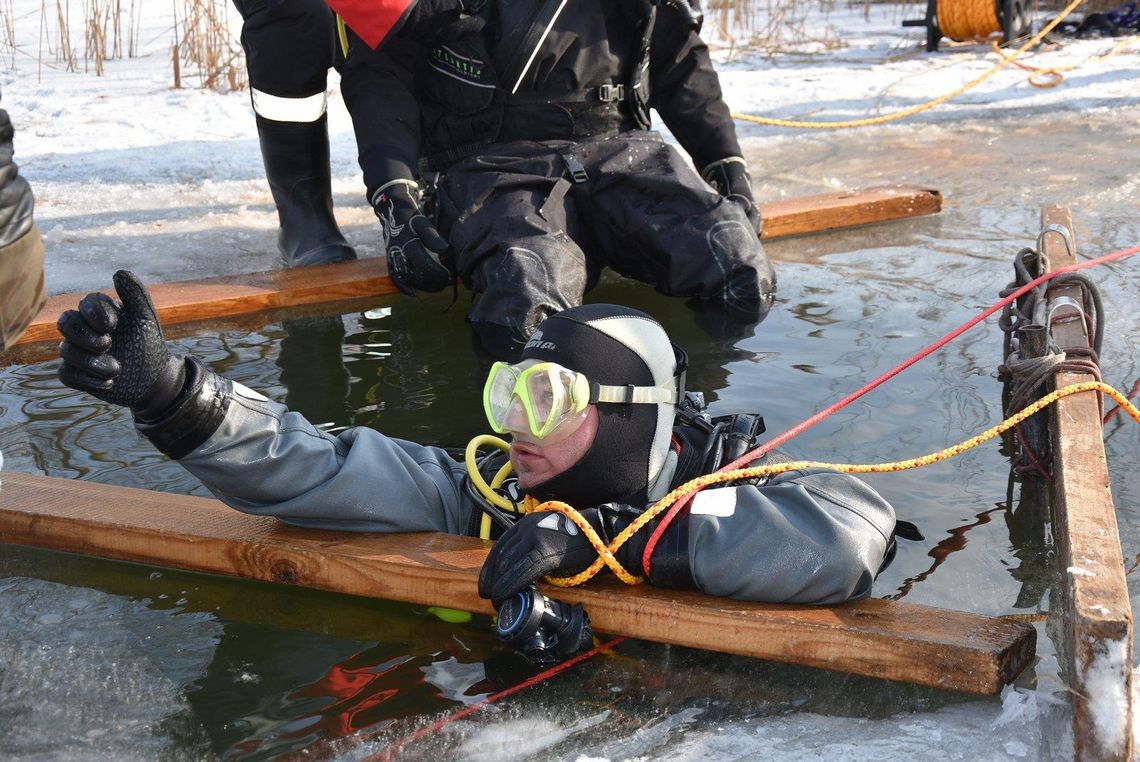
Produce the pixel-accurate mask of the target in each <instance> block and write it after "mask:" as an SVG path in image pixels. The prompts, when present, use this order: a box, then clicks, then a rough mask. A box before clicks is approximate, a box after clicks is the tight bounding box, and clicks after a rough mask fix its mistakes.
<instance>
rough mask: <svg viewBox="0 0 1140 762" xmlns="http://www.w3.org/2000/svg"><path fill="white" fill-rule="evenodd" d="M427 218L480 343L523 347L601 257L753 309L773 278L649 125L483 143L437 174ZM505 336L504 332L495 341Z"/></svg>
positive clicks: (726, 205)
mask: <svg viewBox="0 0 1140 762" xmlns="http://www.w3.org/2000/svg"><path fill="white" fill-rule="evenodd" d="M438 188H439V195H438V209H437V217H438V222H439V228H440V230H441V232H442V233H443V234H444V235H445V236H447V238H448V240H449V241H450V242H451V246H452V252H453V256H454V258H455V260H454V263H455V267H456V270H457V271H458V273H459V275H460V277H462V278H463V281H464V283H465V284H466V285H467V287H468V288H470V289H471V290H472V291H474V292H475V293H476V294H478V295H479V296H478V298H477V301H476V303H475V305H474V306H473V307H472V309H471V311H470V313H469V314H468V317H467V319H468V321H469V322H471V324H472V326H473V328H474V329H475V331H476V334H477V336H478V338H479V339H480V341H481V343H482V344H483V346H484V348H486V349H487V350H488V351H490V352H491V353H492V354H496V355H502V354H504V353H509V352H510V351H511V350H512V349H514V350H516V351H517V349H518V348H521V346H522V343H524V342H525V341H526V337H528V336H529V335H530V334H531V332H532V331H533V330H534V328H535V326H537V325H538V324H539V323H540V322H542V320H543V319H544V318H546V317H547V316H548V315H551V314H553V313H555V312H558V311H560V310H563V309H566V308H567V307H572V306H575V305H578V304H581V303H582V299H583V296H584V294H585V293H586V291H588V290H589V289H590V288H591V287H592V286H593V285H594V284H595V283H596V281H597V278H598V275H599V273H600V271H601V268H602V267H610V268H612V269H613V270H615V271H617V272H618V273H620V274H622V275H625V276H627V277H630V278H635V279H637V280H640V281H643V282H645V283H649V284H651V285H653V287H654V288H656V289H657V291H659V292H661V293H663V294H666V295H669V296H688V297H695V298H696V299H697V300H699V302H700V303H701V305H703V306H708V307H714V308H717V309H719V310H721V311H723V312H724V313H725V315H726V316H727V317H729V318H732V319H735V320H738V321H741V322H756V321H759V320H761V319H762V318H763V317H764V315H765V314H766V313H767V311H768V308H769V306H770V305H771V302H772V296H773V293H774V291H775V273H774V271H773V270H772V267H771V264H770V263H769V262H768V258H767V257H766V256H765V254H764V249H763V247H762V246H761V245H760V240H759V238H758V237H757V235H756V233H755V232H754V231H753V229H752V226H751V224H750V223H749V221H748V218H747V217H746V216H745V214H744V212H743V211H742V210H741V208H740V207H739V206H737V205H736V204H735V203H733V202H731V201H728V200H726V199H724V198H723V197H721V196H719V195H718V194H717V193H716V192H714V191H713V190H712V189H711V188H710V187H709V186H708V185H707V184H706V183H705V182H704V181H703V180H701V179H700V177H699V176H698V175H697V174H696V172H695V171H694V170H693V169H692V167H691V166H690V165H689V164H688V163H687V162H686V161H685V160H684V159H683V158H682V156H681V154H680V153H678V151H676V150H675V149H674V148H673V147H672V146H670V145H668V144H667V143H665V141H664V140H663V139H662V138H661V136H660V135H658V134H657V133H655V132H649V131H643V130H637V131H630V132H623V133H620V134H618V135H616V136H611V137H605V138H594V139H589V140H585V141H582V142H576V143H572V142H564V141H548V142H542V143H537V142H524V141H518V142H511V143H498V144H494V145H491V146H489V147H488V148H487V149H486V150H485V151H483V152H482V153H480V154H479V155H477V156H473V157H471V158H469V159H466V160H464V161H461V162H459V163H457V164H454V165H452V166H450V167H448V169H447V171H446V172H445V173H444V174H443V175H441V176H440V179H439V186H438ZM504 342H505V344H504Z"/></svg>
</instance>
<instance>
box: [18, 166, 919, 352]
mask: <svg viewBox="0 0 1140 762" xmlns="http://www.w3.org/2000/svg"><path fill="white" fill-rule="evenodd" d="M941 208H942V196H941V194H939V193H938V191H932V190H925V189H921V188H914V187H909V186H886V187H881V188H869V189H867V190H862V191H848V192H843V193H825V194H822V195H817V196H805V197H802V198H797V199H791V200H788V201H779V202H776V203H773V204H768V205H762V206H761V214H762V215H763V217H764V230H763V233H762V235H761V238H762V239H763V240H769V239H771V238H782V237H787V236H794V235H803V234H806V233H818V232H822V231H826V230H837V229H839V228H849V227H855V226H858V225H866V224H870V223H875V222H886V221H889V220H897V219H902V218H904V217H914V216H917V215H923V214H934V213H935V212H938V211H939V210H940V209H941ZM111 274H112V273H111V272H110V271H108V272H107V282H108V284H109V282H110V279H111ZM148 287H149V288H150V291H151V297H152V298H153V300H154V304H155V307H156V309H157V310H158V317H159V320H160V321H161V322H162V325H163V328H164V329H168V333H170V331H169V329H170V328H172V327H176V326H180V325H193V324H199V323H204V322H209V321H219V320H232V319H234V318H240V317H243V316H249V315H256V314H261V313H266V312H277V313H280V311H281V310H283V309H288V308H296V307H305V306H313V305H330V304H343V305H344V306H345V307H346V309H347V308H350V307H361V306H363V305H368V304H370V303H372V302H374V301H375V300H377V299H379V298H381V297H383V296H387V295H390V294H395V293H398V290H397V289H396V287H395V285H393V283H392V281H391V280H390V279H389V278H388V268H387V266H386V265H385V262H384V259H383V258H382V257H381V258H372V259H361V260H356V261H354V262H338V263H336V264H330V265H318V266H316V267H303V268H299V269H295V270H275V271H272V272H261V273H251V274H247V275H234V276H226V277H220V278H208V279H205V280H200V281H184V282H180V283H165V284H154V285H150V284H148ZM104 290H105V291H106V292H107V293H110V294H111V295H112V296H113V295H114V293H113V291H112V290H110V288H109V285H108V288H107V289H104ZM86 293H87V292H83V293H73V294H58V295H56V296H53V297H51V298H49V299H48V301H47V304H45V305H44V307H43V309H41V310H40V311H39V313H38V314H37V315H36V317H35V318H34V319H33V320H32V322H31V324H30V325H29V326H28V328H27V330H26V331H25V332H24V334H23V336H21V337H20V338H18V339H16V340H15V341H13V342H12V344H11V347H10V348H9V350H8V351H7V352H5V353H4V354H0V361H5V362H33V361H40V360H44V359H48V358H50V357H54V356H55V347H56V344H57V343H58V342H59V340H60V336H59V332H58V331H57V330H56V327H55V323H56V320H57V319H58V318H59V315H60V313H62V312H63V311H64V310H68V309H73V308H74V307H75V305H77V304H78V303H79V300H80V299H82V298H83V296H85V295H86ZM171 335H174V334H171Z"/></svg>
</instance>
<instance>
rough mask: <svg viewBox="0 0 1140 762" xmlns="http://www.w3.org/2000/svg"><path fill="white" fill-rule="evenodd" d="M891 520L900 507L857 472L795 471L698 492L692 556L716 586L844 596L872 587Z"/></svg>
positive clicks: (704, 579)
mask: <svg viewBox="0 0 1140 762" xmlns="http://www.w3.org/2000/svg"><path fill="white" fill-rule="evenodd" d="M894 526H895V512H894V509H893V508H892V507H891V506H890V504H889V503H887V501H886V500H884V499H883V498H882V497H881V496H880V495H879V494H878V493H877V492H875V490H873V489H872V488H871V487H870V486H868V485H867V484H865V483H864V482H862V481H860V480H859V479H856V478H854V477H852V476H849V475H846V474H840V473H835V472H833V471H809V472H804V471H797V472H790V473H787V474H781V475H779V476H777V477H775V478H774V479H772V481H770V482H769V483H768V484H766V485H764V486H760V487H753V486H743V487H724V488H720V489H707V490H704V491H703V492H701V493H699V494H698V495H697V497H696V498H695V499H694V500H693V503H692V506H691V511H690V516H689V564H690V569H691V570H692V574H693V580H694V582H695V583H696V585H697V587H698V588H699V589H701V590H702V591H704V592H706V593H709V594H710V595H721V596H727V597H731V598H738V599H742V600H751V601H766V602H770V603H784V602H786V603H809V604H833V603H842V602H843V601H848V600H855V599H859V598H865V597H867V596H868V595H869V594H870V592H871V582H872V581H874V579H875V575H876V574H877V573H878V571H879V567H880V566H881V565H882V563H883V558H884V555H885V554H886V550H887V543H888V540H889V539H890V537H891V534H892V532H893V531H894Z"/></svg>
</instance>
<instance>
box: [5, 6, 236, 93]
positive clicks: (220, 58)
mask: <svg viewBox="0 0 1140 762" xmlns="http://www.w3.org/2000/svg"><path fill="white" fill-rule="evenodd" d="M143 2H158V0H40V8H39V18H38V26H39V35H38V38H39V39H38V45H37V49H36V51H35V53H34V54H33V55H34V57H35V59H36V60H37V63H38V66H39V70H40V71H41V72H42V70H43V67H44V65H45V63H47V64H48V65H54V66H57V67H60V68H62V69H64V70H65V71H83V72H87V73H93V74H95V75H96V76H102V75H103V74H104V73H105V67H106V63H107V62H108V61H111V60H114V59H119V58H134V57H135V56H137V55H138V54H139V44H140V40H139V29H140V24H141V10H140V9H141V4H142V3H143ZM171 2H172V3H173V11H174V18H175V21H174V24H173V27H172V29H171V30H170V31H171V38H172V42H171V46H172V47H171V68H172V79H173V84H174V86H175V87H181V86H182V77H183V73H184V72H186V73H188V74H189V76H191V77H193V78H194V79H196V84H197V86H198V87H202V88H209V89H214V90H222V91H225V90H240V89H243V88H244V87H245V86H246V73H245V60H244V59H243V57H242V50H241V45H240V44H239V42H238V40H237V38H236V37H235V36H234V35H233V34H232V33H231V31H230V28H231V25H230V20H231V19H230V14H231V13H236V11H235V10H234V9H233V7H232V6H231V4H230V2H229V0H171ZM17 21H19V22H20V23H22V24H27V23H30V20H29V19H27V18H21V19H17V18H16V14H15V11H14V8H13V2H12V0H0V44H2V45H3V46H4V47H5V48H6V49H7V52H9V53H10V55H11V60H12V64H13V66H14V65H15V61H16V53H17V51H18V47H17V37H16V24H17ZM22 52H25V53H26V52H27V51H22Z"/></svg>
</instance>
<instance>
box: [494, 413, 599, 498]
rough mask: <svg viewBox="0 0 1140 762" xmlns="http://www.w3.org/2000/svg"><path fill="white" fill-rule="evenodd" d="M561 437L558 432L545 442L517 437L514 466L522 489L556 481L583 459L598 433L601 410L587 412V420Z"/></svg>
mask: <svg viewBox="0 0 1140 762" xmlns="http://www.w3.org/2000/svg"><path fill="white" fill-rule="evenodd" d="M557 433H558V432H557V430H555V431H554V432H553V435H552V436H551V437H547V439H545V440H542V439H536V438H534V437H533V436H531V435H530V434H529V432H528V433H515V434H514V438H513V440H512V441H511V453H510V455H511V465H512V466H513V467H514V472H515V476H517V477H518V480H519V487H520V488H521V489H523V490H528V489H530V488H531V487H533V486H535V485H538V484H542V483H543V482H545V481H547V480H548V479H553V478H554V477H555V476H558V475H559V474H561V473H562V472H563V471H565V470H566V469H568V468H570V466H572V465H574V464H575V463H577V462H578V461H579V460H581V459H582V456H583V455H585V454H586V453H587V452H588V451H589V449H590V448H591V447H592V446H593V444H594V437H595V436H597V433H598V408H597V407H596V406H595V405H590V406H589V407H588V408H586V412H585V414H584V419H583V420H582V422H581V424H580V425H578V426H577V428H575V429H574V431H573V433H571V434H570V435H568V436H566V437H564V438H559V437H558V436H557ZM551 439H553V440H556V441H553V442H552V441H550V440H551Z"/></svg>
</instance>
